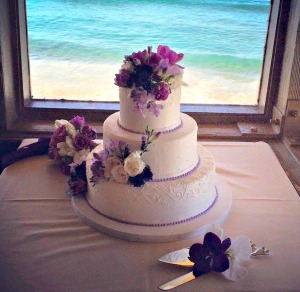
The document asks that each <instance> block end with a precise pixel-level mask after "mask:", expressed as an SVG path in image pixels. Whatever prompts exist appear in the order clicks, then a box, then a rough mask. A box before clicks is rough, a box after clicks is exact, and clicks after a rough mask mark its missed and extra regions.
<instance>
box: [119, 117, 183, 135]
mask: <svg viewBox="0 0 300 292" xmlns="http://www.w3.org/2000/svg"><path fill="white" fill-rule="evenodd" d="M117 124H118V126H119V127H120V128H121V129H122V130H124V131H127V132H129V133H133V134H140V135H143V134H145V132H139V131H133V130H130V129H128V128H125V127H123V126H122V125H121V124H120V121H119V119H118V120H117ZM182 125H183V122H182V120H181V119H180V124H179V125H178V126H176V127H175V128H173V129H170V130H165V131H161V133H162V134H168V133H171V132H173V131H176V130H178V129H180V128H181V127H182Z"/></svg>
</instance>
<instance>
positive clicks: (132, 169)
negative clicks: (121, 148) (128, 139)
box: [124, 151, 146, 176]
mask: <svg viewBox="0 0 300 292" xmlns="http://www.w3.org/2000/svg"><path fill="white" fill-rule="evenodd" d="M145 166H146V164H145V162H144V161H143V160H142V158H141V155H140V153H139V152H138V151H135V152H132V153H131V154H130V155H129V156H128V157H127V158H126V159H125V161H124V169H125V171H126V172H127V173H128V174H129V175H130V176H136V175H138V174H140V173H142V172H143V170H144V168H145Z"/></svg>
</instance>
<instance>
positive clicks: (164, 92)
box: [153, 83, 170, 100]
mask: <svg viewBox="0 0 300 292" xmlns="http://www.w3.org/2000/svg"><path fill="white" fill-rule="evenodd" d="M169 93H170V89H169V85H168V84H166V83H160V84H158V86H156V87H155V88H154V90H153V95H154V97H155V99H156V100H166V99H167V98H168V96H169Z"/></svg>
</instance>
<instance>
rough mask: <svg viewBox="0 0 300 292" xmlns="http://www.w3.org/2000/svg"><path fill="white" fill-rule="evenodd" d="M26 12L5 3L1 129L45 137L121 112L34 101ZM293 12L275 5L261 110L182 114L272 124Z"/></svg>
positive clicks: (219, 108) (204, 109)
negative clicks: (65, 125)
mask: <svg viewBox="0 0 300 292" xmlns="http://www.w3.org/2000/svg"><path fill="white" fill-rule="evenodd" d="M25 7H26V3H25V0H2V1H1V9H0V22H1V23H0V29H1V31H0V37H1V42H0V45H1V47H0V50H1V63H0V66H1V68H0V69H1V70H2V73H3V74H2V76H0V77H1V79H0V82H1V83H0V84H1V85H2V86H0V111H1V116H2V117H1V125H0V126H1V128H2V129H4V130H5V131H10V133H13V134H12V135H14V134H18V135H19V136H20V135H21V134H22V135H25V136H28V135H30V136H34V135H41V133H49V132H51V131H52V122H53V120H54V119H56V118H61V117H62V116H63V117H64V118H66V119H68V118H72V117H73V116H74V115H78V114H80V115H85V116H86V118H87V119H88V120H89V121H95V122H96V123H97V124H98V125H101V121H104V119H105V118H106V117H107V116H108V115H110V114H111V113H113V112H114V111H116V110H118V104H116V103H110V102H92V101H88V102H84V101H80V102H78V101H77V102H73V101H66V100H63V99H62V100H57V101H52V100H34V99H32V98H31V92H30V68H29V62H28V60H29V58H28V38H27V26H26V25H27V19H26V9H25ZM289 7H290V1H279V0H277V1H276V0H274V1H272V7H271V14H270V15H271V17H270V22H269V29H268V41H267V43H266V48H265V62H264V65H263V74H262V75H261V80H262V82H261V87H260V102H259V104H257V105H255V106H234V105H231V106H226V105H182V107H181V110H182V111H184V112H187V113H189V114H190V115H191V116H192V117H193V118H195V119H196V121H197V122H198V123H233V122H237V121H254V120H255V121H261V122H266V121H268V120H269V119H270V114H271V110H272V105H273V104H274V100H275V99H276V96H277V90H278V80H279V78H280V70H281V62H282V61H281V60H282V56H283V51H284V50H283V49H284V40H285V39H284V37H285V32H286V28H287V22H288V16H289ZM49 122H51V124H49ZM100 130H101V129H100Z"/></svg>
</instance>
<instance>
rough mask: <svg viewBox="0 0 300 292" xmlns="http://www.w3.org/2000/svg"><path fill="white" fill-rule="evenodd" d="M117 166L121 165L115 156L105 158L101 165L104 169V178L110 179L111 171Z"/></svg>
mask: <svg viewBox="0 0 300 292" xmlns="http://www.w3.org/2000/svg"><path fill="white" fill-rule="evenodd" d="M119 164H121V160H120V159H119V158H118V157H115V156H109V157H107V158H106V159H105V161H104V163H103V165H104V167H105V169H104V176H105V178H111V176H112V174H111V170H112V169H113V168H114V167H115V166H117V165H119Z"/></svg>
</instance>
